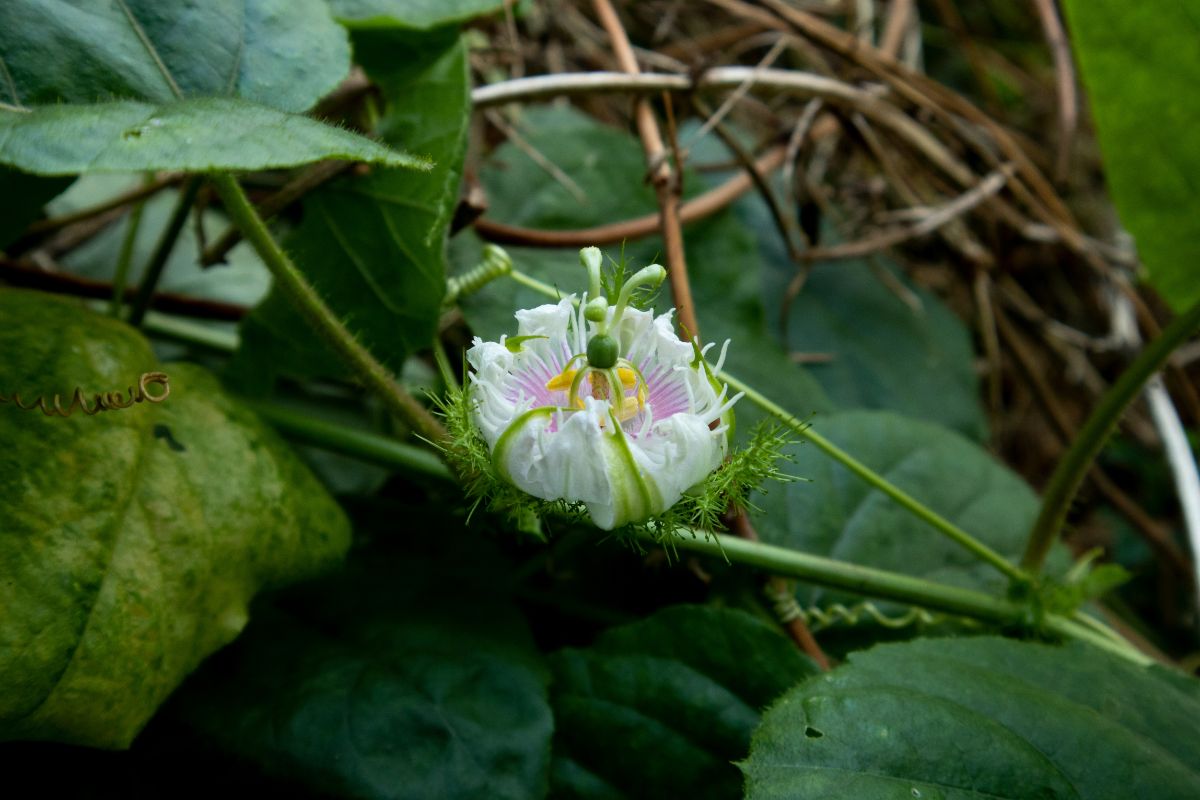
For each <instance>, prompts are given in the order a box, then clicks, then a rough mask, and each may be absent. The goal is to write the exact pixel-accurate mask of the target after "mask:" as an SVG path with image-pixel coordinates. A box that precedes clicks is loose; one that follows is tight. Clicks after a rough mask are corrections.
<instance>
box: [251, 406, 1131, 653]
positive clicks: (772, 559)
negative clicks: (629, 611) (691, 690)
mask: <svg viewBox="0 0 1200 800" xmlns="http://www.w3.org/2000/svg"><path fill="white" fill-rule="evenodd" d="M250 405H251V407H252V408H254V410H255V411H257V412H258V413H259V414H260V415H261V416H263V418H265V419H266V420H267V421H268V422H270V423H272V424H273V425H275V426H276V427H277V428H279V429H280V430H281V431H283V432H284V433H286V434H288V435H290V436H294V437H296V438H299V439H302V440H304V441H306V442H308V443H310V444H314V445H317V446H319V447H323V448H326V449H329V450H334V451H336V452H340V453H344V454H346V455H351V456H356V457H359V458H362V459H364V460H367V461H371V462H374V463H378V464H382V465H384V466H389V467H394V468H396V469H400V470H404V471H406V472H410V473H415V474H419V475H423V476H427V477H431V478H437V479H440V480H447V481H453V480H454V475H453V474H452V473H451V472H450V470H449V468H447V467H446V465H445V464H443V463H442V462H441V461H440V460H438V458H437V456H436V455H434V454H433V453H430V452H429V451H427V450H423V449H420V448H416V447H412V446H410V445H405V444H403V443H401V442H397V441H395V440H393V439H389V438H387V437H384V436H380V435H377V434H373V433H369V432H367V431H361V430H356V429H353V428H348V427H346V426H345V425H340V424H337V423H332V422H323V421H320V420H314V419H311V418H310V417H308V416H307V415H305V414H303V413H302V412H299V411H296V410H294V409H289V408H286V407H283V406H280V405H278V404H277V403H265V402H251V403H250ZM643 539H644V540H645V541H646V542H647V543H648V544H655V545H657V544H659V542H658V541H657V540H656V539H654V537H653V536H651V535H650V534H648V533H647V534H644V535H643ZM671 546H673V547H678V548H681V549H684V550H689V551H692V552H696V553H702V554H704V555H709V556H713V557H714V558H720V559H723V560H727V561H731V562H734V563H737V564H742V565H745V566H749V567H758V568H761V569H763V570H766V571H768V572H770V573H771V574H773V575H783V576H787V577H791V578H797V579H800V580H804V581H808V582H810V583H814V584H817V585H819V586H825V587H829V588H833V589H842V590H846V591H850V592H854V593H856V594H862V595H866V596H868V597H874V598H879V599H884V600H895V601H898V602H901V603H908V604H912V605H916V606H920V607H922V608H928V609H932V610H936V611H942V612H945V613H948V614H956V615H958V616H963V617H969V618H971V619H977V620H980V621H983V622H988V623H993V624H997V625H1012V626H1024V625H1026V624H1027V623H1028V621H1029V620H1028V609H1027V607H1026V606H1023V605H1020V604H1018V603H1014V602H1012V601H1011V600H1007V599H1004V598H998V597H992V596H991V595H988V594H984V593H982V592H977V591H974V590H972V589H963V588H960V587H957V586H948V585H945V584H941V583H936V582H934V581H928V580H924V579H922V578H914V577H912V576H910V575H903V574H901V573H897V572H888V571H886V570H881V569H875V568H873V567H863V566H859V565H857V564H850V563H847V562H843V561H837V560H835V559H831V558H823V557H821V556H814V555H810V554H808V553H801V552H799V551H796V550H789V549H787V548H783V547H776V546H774V545H770V544H764V543H762V542H754V541H749V540H747V539H739V538H737V537H733V536H722V537H721V539H720V541H718V540H717V538H716V536H715V535H706V534H704V533H703V532H693V535H690V536H689V535H685V536H681V537H675V538H674V539H672V540H671ZM1044 624H1045V627H1046V629H1047V630H1049V631H1052V632H1054V633H1057V634H1059V635H1061V636H1066V637H1070V638H1074V639H1080V640H1083V641H1088V642H1090V643H1092V644H1093V645H1095V646H1097V647H1101V648H1104V649H1106V650H1109V651H1110V652H1115V653H1118V654H1119V655H1121V656H1124V657H1126V658H1131V659H1133V660H1135V661H1139V663H1143V662H1144V661H1145V659H1144V657H1143V656H1142V655H1141V654H1140V653H1137V652H1136V651H1134V650H1132V648H1131V647H1130V646H1129V645H1128V644H1127V643H1124V642H1122V641H1120V640H1115V639H1114V638H1112V636H1111V635H1104V633H1103V632H1097V631H1095V630H1091V629H1089V628H1087V627H1085V626H1083V625H1080V624H1079V623H1076V622H1072V621H1071V620H1069V619H1066V618H1064V617H1059V616H1057V615H1054V614H1050V615H1048V616H1047V617H1046V619H1045V620H1044Z"/></svg>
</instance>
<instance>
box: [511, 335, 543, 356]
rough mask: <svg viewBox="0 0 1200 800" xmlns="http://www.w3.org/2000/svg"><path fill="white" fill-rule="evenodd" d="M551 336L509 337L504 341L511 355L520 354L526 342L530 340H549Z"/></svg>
mask: <svg viewBox="0 0 1200 800" xmlns="http://www.w3.org/2000/svg"><path fill="white" fill-rule="evenodd" d="M549 338H550V337H549V336H543V335H542V334H540V333H531V334H529V335H528V336H509V337H507V338H506V339H505V340H504V346H505V347H506V348H507V349H508V352H510V353H519V352H521V351H522V350H523V349H524V344H525V342H528V341H529V340H530V339H549Z"/></svg>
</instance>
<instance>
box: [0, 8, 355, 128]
mask: <svg viewBox="0 0 1200 800" xmlns="http://www.w3.org/2000/svg"><path fill="white" fill-rule="evenodd" d="M349 70H350V47H349V43H348V42H347V39H346V32H345V31H344V30H342V28H341V27H340V26H339V25H337V24H336V23H335V22H334V21H333V19H332V17H331V16H330V14H329V8H328V7H327V6H326V4H325V3H324V2H322V0H206V1H205V2H203V3H196V2H190V1H189V0H5V2H4V3H0V101H3V102H7V103H11V104H13V105H17V106H33V105H41V104H53V103H60V102H68V103H93V102H97V101H100V100H109V99H112V98H128V99H136V100H147V101H151V102H155V103H166V102H170V101H172V100H176V99H179V98H180V97H193V96H205V97H214V96H218V97H219V96H236V97H241V98H243V99H246V100H251V101H254V102H257V103H262V104H264V105H269V106H272V107H274V108H278V109H282V110H284V111H304V110H306V109H307V108H309V107H310V106H312V105H313V104H314V103H315V102H316V101H317V100H318V99H319V98H320V97H321V96H322V95H324V94H326V93H327V92H329V91H330V90H332V89H333V88H334V87H336V86H337V84H338V82H339V81H340V80H341V79H342V78H344V77H345V75H346V73H347V72H349Z"/></svg>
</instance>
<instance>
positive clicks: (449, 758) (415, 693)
mask: <svg viewBox="0 0 1200 800" xmlns="http://www.w3.org/2000/svg"><path fill="white" fill-rule="evenodd" d="M429 510H430V511H432V509H429ZM397 516H399V517H400V518H402V519H403V520H404V521H405V523H407V524H408V525H411V526H413V527H412V531H413V532H414V533H416V534H417V535H418V536H429V537H436V538H433V539H432V540H431V542H432V544H433V545H434V546H437V547H440V549H441V550H443V552H442V553H441V554H437V555H435V554H433V553H430V552H429V550H430V549H431V547H430V544H429V543H423V542H412V543H409V542H405V543H404V547H405V549H404V552H400V553H394V554H387V553H385V554H382V555H381V554H380V552H379V551H378V550H377V551H373V552H372V553H371V554H370V555H369V556H367V555H364V556H363V557H362V558H360V559H358V560H357V561H352V562H351V563H350V564H349V565H348V568H347V570H346V571H345V572H344V573H342V574H340V575H338V576H334V577H332V578H331V579H329V580H327V581H324V582H321V583H318V584H314V585H313V586H311V587H305V588H304V589H303V590H302V591H301V592H298V593H292V594H290V595H289V596H287V597H285V598H283V599H282V600H281V601H280V602H279V603H278V608H277V609H276V610H275V611H274V612H273V613H270V614H264V615H263V616H262V618H261V621H259V620H258V619H256V621H255V622H254V623H252V624H251V626H250V628H249V629H248V630H247V632H246V634H245V635H244V636H243V637H242V639H241V640H240V641H239V642H238V643H237V644H236V645H234V646H233V647H232V648H230V649H229V650H228V651H227V652H226V653H222V654H220V655H219V656H218V657H217V658H215V659H213V661H212V663H210V664H209V665H206V666H205V668H204V669H203V670H202V671H201V672H199V673H198V674H197V676H196V678H195V680H193V681H190V682H189V683H188V684H187V685H186V686H185V687H184V688H183V689H182V690H181V692H180V695H179V698H178V702H177V703H176V704H175V709H176V710H177V711H178V714H179V715H180V716H181V717H182V718H183V719H184V720H186V721H188V722H190V723H191V724H192V725H193V726H194V727H195V728H196V729H197V730H199V731H200V732H201V733H202V734H203V735H204V737H205V738H206V739H209V740H211V741H213V742H215V743H216V744H217V745H218V746H219V747H220V748H221V749H222V750H224V751H227V752H230V753H232V754H235V755H237V756H240V757H241V758H243V759H245V760H248V761H250V762H253V763H255V764H257V765H258V766H259V767H261V768H262V769H263V770H264V771H265V772H267V773H268V774H271V775H275V776H280V777H284V778H290V779H291V780H293V781H295V782H298V783H302V784H304V785H305V786H307V787H309V788H311V789H312V790H314V791H317V792H320V793H321V795H322V796H336V797H356V798H424V797H446V798H489V799H490V798H512V800H518V799H519V800H524V799H525V798H536V797H540V796H542V795H543V794H544V793H545V787H546V774H547V768H548V764H549V757H550V735H551V731H552V729H553V719H552V717H551V712H550V706H549V703H548V702H547V696H546V684H547V682H548V677H549V676H548V674H547V670H546V667H545V663H544V661H543V659H542V657H541V655H540V654H539V653H538V652H537V650H536V649H535V648H534V646H533V642H532V639H531V637H530V634H529V630H528V628H527V627H526V625H525V622H524V620H523V619H522V618H521V616H520V615H519V614H518V613H517V611H516V609H515V607H514V606H513V605H512V604H511V602H510V601H509V600H508V599H507V598H505V597H504V589H503V587H502V586H500V585H499V584H498V581H496V579H495V578H494V577H490V575H493V574H494V573H495V571H496V565H497V563H498V562H499V559H498V558H496V557H495V555H496V554H494V553H492V552H490V548H489V547H488V545H487V544H486V543H485V542H482V541H480V540H478V539H474V538H471V537H470V535H469V534H468V533H467V532H466V531H465V530H463V528H462V524H461V522H457V523H456V522H454V521H452V520H447V519H445V518H444V517H439V516H437V515H435V514H427V515H426V516H420V512H419V511H417V510H415V509H401V510H398V512H397ZM389 524H390V525H394V524H395V523H391V522H389ZM390 534H391V531H389V535H390Z"/></svg>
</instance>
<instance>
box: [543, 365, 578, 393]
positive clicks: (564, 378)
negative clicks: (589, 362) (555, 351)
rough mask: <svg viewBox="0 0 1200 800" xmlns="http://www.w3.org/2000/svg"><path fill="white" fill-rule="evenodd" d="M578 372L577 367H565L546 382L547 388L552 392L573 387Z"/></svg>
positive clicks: (563, 390)
mask: <svg viewBox="0 0 1200 800" xmlns="http://www.w3.org/2000/svg"><path fill="white" fill-rule="evenodd" d="M577 372H579V370H577V369H564V370H563V371H562V372H560V373H558V374H557V375H555V376H554V377H553V378H551V379H550V380H549V381H548V382H547V383H546V389H547V390H549V391H551V392H565V391H567V390H568V389H570V388H571V384H572V383H574V381H575V374H576V373H577Z"/></svg>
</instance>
